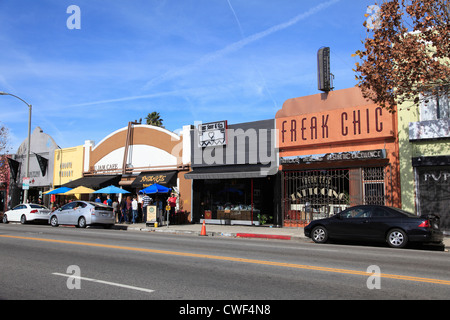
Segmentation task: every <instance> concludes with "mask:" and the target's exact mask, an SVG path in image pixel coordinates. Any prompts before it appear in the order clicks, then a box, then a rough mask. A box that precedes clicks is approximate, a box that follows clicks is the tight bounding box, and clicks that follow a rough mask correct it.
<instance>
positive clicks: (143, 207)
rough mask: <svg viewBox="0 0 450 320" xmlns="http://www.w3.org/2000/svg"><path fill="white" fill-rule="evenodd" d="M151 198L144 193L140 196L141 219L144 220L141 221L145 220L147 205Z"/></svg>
mask: <svg viewBox="0 0 450 320" xmlns="http://www.w3.org/2000/svg"><path fill="white" fill-rule="evenodd" d="M151 201H152V199H151V198H150V197H149V196H148V195H147V194H144V196H143V197H142V215H143V217H142V220H144V221H143V222H147V206H149V205H150V203H151Z"/></svg>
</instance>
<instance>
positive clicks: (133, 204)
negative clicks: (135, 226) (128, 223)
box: [131, 196, 138, 223]
mask: <svg viewBox="0 0 450 320" xmlns="http://www.w3.org/2000/svg"><path fill="white" fill-rule="evenodd" d="M131 211H132V213H133V220H132V221H133V223H136V218H137V216H138V202H137V200H136V196H134V197H133V201H131Z"/></svg>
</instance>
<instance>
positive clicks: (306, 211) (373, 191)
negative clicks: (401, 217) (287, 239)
mask: <svg viewBox="0 0 450 320" xmlns="http://www.w3.org/2000/svg"><path fill="white" fill-rule="evenodd" d="M276 127H277V130H278V141H277V142H278V144H277V146H278V149H279V155H280V171H281V189H282V190H281V193H282V195H281V198H282V203H281V207H282V215H283V222H284V223H283V224H284V226H301V225H303V224H306V223H308V222H309V221H310V220H312V219H317V218H322V217H328V216H330V215H333V214H335V213H337V212H340V211H342V210H344V209H345V208H347V207H350V206H353V205H358V204H383V205H388V206H394V207H400V206H401V200H400V190H399V188H400V187H399V186H400V182H399V181H400V179H399V172H400V171H399V159H398V153H399V151H398V150H399V149H398V138H397V117H396V115H395V114H391V113H389V112H388V111H387V110H386V109H383V108H382V107H380V106H378V105H375V104H373V103H372V102H369V101H367V100H365V99H364V98H363V97H362V94H361V92H360V89H359V88H357V87H354V88H349V89H344V90H338V91H332V92H329V93H322V94H316V95H312V96H306V97H300V98H294V99H289V100H287V101H286V102H285V103H284V104H283V107H282V109H280V110H279V111H278V112H277V114H276Z"/></svg>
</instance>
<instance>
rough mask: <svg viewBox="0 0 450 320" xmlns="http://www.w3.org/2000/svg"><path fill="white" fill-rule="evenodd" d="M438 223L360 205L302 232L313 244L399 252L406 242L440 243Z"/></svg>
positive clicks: (434, 217) (433, 217)
mask: <svg viewBox="0 0 450 320" xmlns="http://www.w3.org/2000/svg"><path fill="white" fill-rule="evenodd" d="M439 222H440V221H439V216H437V215H427V216H420V217H419V216H417V215H415V214H412V213H409V212H406V211H403V210H401V209H397V208H393V207H386V206H379V205H360V206H355V207H351V208H348V209H346V210H344V211H342V212H340V213H338V214H336V215H334V216H332V217H330V218H326V219H319V220H313V221H312V222H311V223H310V224H308V225H307V226H306V227H305V228H304V232H305V236H307V237H310V238H312V240H313V241H314V242H316V243H325V242H327V240H328V239H346V240H364V241H386V242H387V243H388V245H389V246H391V247H393V248H402V247H404V246H406V244H407V243H409V242H422V243H441V242H442V240H443V239H444V233H443V232H442V231H441V230H440V227H439Z"/></svg>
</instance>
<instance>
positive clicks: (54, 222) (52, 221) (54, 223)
mask: <svg viewBox="0 0 450 320" xmlns="http://www.w3.org/2000/svg"><path fill="white" fill-rule="evenodd" d="M50 225H51V226H52V227H57V226H58V218H57V217H56V216H53V217H51V218H50Z"/></svg>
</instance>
